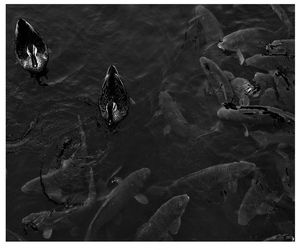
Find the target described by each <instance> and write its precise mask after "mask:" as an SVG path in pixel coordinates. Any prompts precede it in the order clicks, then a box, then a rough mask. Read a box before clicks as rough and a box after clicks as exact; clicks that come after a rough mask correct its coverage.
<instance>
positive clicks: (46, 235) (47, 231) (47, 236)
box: [43, 228, 53, 240]
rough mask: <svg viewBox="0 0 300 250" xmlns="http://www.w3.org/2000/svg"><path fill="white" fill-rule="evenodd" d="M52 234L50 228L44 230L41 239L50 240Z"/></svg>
mask: <svg viewBox="0 0 300 250" xmlns="http://www.w3.org/2000/svg"><path fill="white" fill-rule="evenodd" d="M52 232H53V230H52V228H45V229H44V231H43V238H44V239H47V240H48V239H50V238H51V236H52Z"/></svg>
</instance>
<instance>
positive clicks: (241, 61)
mask: <svg viewBox="0 0 300 250" xmlns="http://www.w3.org/2000/svg"><path fill="white" fill-rule="evenodd" d="M236 55H237V57H238V58H239V61H240V65H243V64H244V62H245V58H244V56H243V54H242V52H241V50H240V49H238V50H237V51H236Z"/></svg>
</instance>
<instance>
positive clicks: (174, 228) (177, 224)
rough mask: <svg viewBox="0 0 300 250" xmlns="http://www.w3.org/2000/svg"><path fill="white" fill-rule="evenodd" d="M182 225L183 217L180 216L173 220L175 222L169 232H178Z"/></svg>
mask: <svg viewBox="0 0 300 250" xmlns="http://www.w3.org/2000/svg"><path fill="white" fill-rule="evenodd" d="M180 226H181V217H178V218H177V219H176V220H174V221H173V223H172V224H171V226H170V227H169V232H170V233H171V234H177V233H178V231H179V228H180Z"/></svg>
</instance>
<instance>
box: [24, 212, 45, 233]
mask: <svg viewBox="0 0 300 250" xmlns="http://www.w3.org/2000/svg"><path fill="white" fill-rule="evenodd" d="M49 216H51V211H42V212H39V213H31V214H29V215H27V216H26V217H24V218H23V219H22V224H23V225H24V227H25V230H27V229H33V230H35V231H39V230H41V229H42V227H43V225H44V223H45V222H46V219H47V218H49Z"/></svg>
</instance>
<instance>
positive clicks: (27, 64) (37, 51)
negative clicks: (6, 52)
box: [15, 18, 49, 74]
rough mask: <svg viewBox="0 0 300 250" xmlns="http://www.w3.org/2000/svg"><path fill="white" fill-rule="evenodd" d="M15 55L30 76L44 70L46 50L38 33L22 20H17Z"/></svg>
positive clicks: (47, 54) (47, 55) (46, 60)
mask: <svg viewBox="0 0 300 250" xmlns="http://www.w3.org/2000/svg"><path fill="white" fill-rule="evenodd" d="M15 53H16V58H17V61H18V63H19V64H20V65H21V66H22V68H24V69H25V70H27V71H29V72H30V73H32V74H37V73H41V72H43V71H44V70H45V69H46V66H47V63H48V60H49V53H48V48H47V45H46V44H45V42H44V41H43V39H42V38H41V36H40V35H39V34H38V32H37V31H36V30H35V29H34V28H33V27H32V26H31V25H30V24H29V23H28V22H27V21H25V20H24V19H21V18H20V19H19V20H18V22H17V24H16V29H15Z"/></svg>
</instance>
